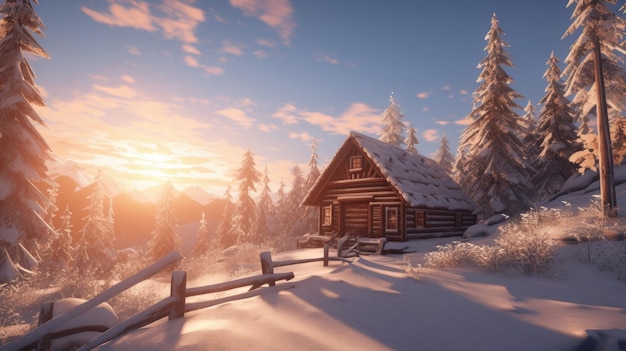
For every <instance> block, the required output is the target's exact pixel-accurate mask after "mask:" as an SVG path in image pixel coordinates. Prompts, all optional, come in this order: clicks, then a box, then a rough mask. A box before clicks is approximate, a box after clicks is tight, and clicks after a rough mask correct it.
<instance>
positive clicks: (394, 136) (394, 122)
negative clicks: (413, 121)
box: [379, 93, 406, 146]
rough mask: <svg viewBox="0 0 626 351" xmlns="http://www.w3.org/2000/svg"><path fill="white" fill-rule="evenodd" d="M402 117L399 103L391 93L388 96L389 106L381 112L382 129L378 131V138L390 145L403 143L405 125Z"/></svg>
mask: <svg viewBox="0 0 626 351" xmlns="http://www.w3.org/2000/svg"><path fill="white" fill-rule="evenodd" d="M402 119H404V115H403V114H402V112H401V111H400V105H398V103H397V102H396V99H395V98H394V97H393V93H392V94H391V95H390V96H389V106H388V107H387V109H385V111H384V112H383V114H382V121H383V130H382V131H381V132H380V138H379V139H380V140H381V141H384V142H386V143H389V144H392V145H396V146H400V145H403V144H404V137H403V135H404V130H405V128H406V127H405V125H404V122H402Z"/></svg>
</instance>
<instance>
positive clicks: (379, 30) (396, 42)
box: [30, 0, 574, 194]
mask: <svg viewBox="0 0 626 351" xmlns="http://www.w3.org/2000/svg"><path fill="white" fill-rule="evenodd" d="M566 4H567V1H560V0H558V1H557V0H550V1H545V0H528V1H502V0H493V1H491V0H486V1H467V0H465V1H461V0H452V1H414V0H402V1H400V0H391V1H370V0H342V1H337V0H315V1H312V0H308V1H307V0H230V1H226V0H215V1H200V0H198V1H185V0H155V1H139V0H108V1H102V0H97V1H96V0H64V1H62V2H58V1H50V0H41V1H40V4H39V5H34V6H35V11H36V12H37V13H38V15H39V16H40V17H41V19H42V20H43V22H44V23H45V25H46V27H47V30H46V31H45V34H46V37H45V38H37V40H38V42H39V44H40V45H41V46H43V47H44V49H46V51H47V52H48V54H49V55H50V56H51V59H50V60H45V59H41V58H34V57H33V58H31V59H30V62H31V65H32V66H33V69H34V71H35V73H36V74H37V83H38V85H39V86H40V87H41V90H42V92H43V94H44V97H45V101H46V104H47V106H46V107H45V108H42V109H40V113H41V115H42V117H43V118H44V120H45V121H46V122H47V128H44V129H41V132H42V134H43V135H44V137H45V138H46V140H47V141H48V142H49V144H50V146H51V147H52V150H53V152H54V154H55V155H56V156H58V157H59V158H60V159H62V160H73V161H76V162H78V163H79V164H81V165H82V166H84V167H85V168H86V169H88V170H89V171H91V172H93V173H95V172H96V170H102V171H103V172H105V173H107V174H109V175H111V176H112V177H115V178H117V179H118V180H120V181H123V182H124V183H125V184H126V185H128V186H129V187H134V188H141V187H146V186H154V185H158V184H162V183H163V182H164V181H165V180H171V181H172V182H173V183H174V184H175V186H176V187H178V188H182V187H185V186H190V185H198V186H201V187H203V188H205V189H206V190H208V191H210V192H213V193H216V194H222V193H223V191H224V190H225V189H226V186H227V184H231V185H233V188H234V189H236V187H237V185H238V184H236V182H235V181H234V180H233V174H234V171H235V170H236V169H237V168H238V167H239V165H240V161H241V160H242V156H243V153H244V152H245V151H246V150H247V149H250V150H252V151H253V152H254V154H255V160H256V163H257V167H258V169H259V170H260V171H262V170H263V168H264V167H265V166H267V167H268V169H269V176H270V178H271V180H272V189H273V191H276V190H277V188H278V182H279V181H280V180H281V179H283V180H284V181H285V183H286V184H287V186H289V185H290V183H291V176H290V169H291V168H292V167H293V166H294V165H295V164H299V165H300V166H301V167H302V168H303V170H304V171H306V169H307V168H306V163H307V162H308V160H309V157H310V145H311V139H312V138H315V140H316V141H317V145H318V154H319V157H320V160H319V162H320V167H323V166H324V165H325V164H326V163H327V162H329V161H330V159H331V158H332V157H333V155H334V153H335V151H336V150H337V149H338V148H339V146H340V145H341V143H342V142H343V141H344V139H345V138H346V136H347V134H348V133H349V131H350V130H356V131H360V132H363V133H366V134H369V135H372V136H376V135H377V133H378V131H379V130H380V129H381V125H380V121H381V117H380V115H381V113H382V112H383V110H384V109H385V108H386V107H387V106H388V104H389V95H390V93H391V92H393V93H394V95H395V97H396V100H397V102H398V103H399V104H400V106H401V109H402V112H403V113H404V115H405V121H406V122H407V123H411V124H412V125H413V126H414V127H415V128H416V129H417V130H418V138H419V141H420V143H419V145H417V149H418V151H419V152H420V153H422V154H424V155H427V156H432V154H433V153H434V152H435V150H436V149H437V148H438V147H439V145H440V140H441V136H442V135H443V134H446V135H447V136H448V139H449V140H450V142H451V147H452V150H451V151H452V152H453V153H454V152H456V147H457V143H458V138H459V135H460V133H461V132H462V131H463V129H464V128H465V125H464V121H463V119H464V117H465V116H466V115H467V114H468V113H469V112H470V110H471V108H472V101H471V93H472V92H473V91H474V90H475V89H476V87H477V86H478V83H476V79H477V77H478V75H479V73H480V71H479V70H478V69H477V68H476V66H477V64H478V63H479V61H480V60H481V59H482V58H484V56H485V52H484V51H483V48H484V47H485V45H486V42H485V41H484V37H485V34H486V33H487V31H488V29H489V27H490V20H491V16H492V13H494V12H495V13H496V15H497V17H498V19H499V21H500V26H501V27H502V29H503V30H504V31H505V32H506V36H505V37H504V38H505V40H506V41H507V42H508V43H509V44H510V45H511V47H510V48H509V49H508V52H509V53H510V54H511V56H512V61H513V63H514V65H515V67H513V68H509V69H507V71H508V73H509V74H510V75H511V76H512V78H513V79H514V80H515V83H514V84H513V88H514V89H516V90H517V91H518V92H519V93H521V94H522V95H523V96H524V97H525V99H520V100H518V101H517V102H518V103H519V104H520V105H522V106H525V105H526V103H527V101H528V100H529V99H530V100H531V101H532V102H533V103H537V102H538V101H539V99H540V98H541V97H542V96H543V95H544V88H545V87H546V82H545V80H544V79H543V78H542V75H543V73H544V72H545V70H546V68H547V67H546V65H545V63H546V61H547V60H548V57H549V56H550V52H551V51H554V52H555V54H556V55H557V56H558V57H559V58H560V59H561V60H563V59H564V58H565V56H566V54H567V51H568V48H569V45H570V44H571V42H572V40H573V39H574V38H573V37H571V38H566V39H565V40H561V37H562V35H563V33H564V31H565V30H566V28H567V26H568V25H569V23H570V16H571V13H572V11H573V8H572V7H570V8H566V7H565V6H566ZM561 64H562V65H561V67H562V68H563V67H564V65H563V62H561ZM520 113H521V111H520Z"/></svg>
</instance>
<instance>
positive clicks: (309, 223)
mask: <svg viewBox="0 0 626 351" xmlns="http://www.w3.org/2000/svg"><path fill="white" fill-rule="evenodd" d="M318 158H319V156H318V155H317V142H315V139H313V142H312V143H311V158H310V159H309V174H308V175H307V177H306V181H305V183H304V194H308V192H309V191H310V190H311V188H313V185H314V184H315V182H317V179H318V178H319V177H320V175H321V172H320V169H319V168H318V167H317V160H318ZM301 201H302V200H301ZM317 211H318V209H317V207H315V206H305V207H304V213H303V216H304V220H303V222H304V228H303V230H304V232H305V233H313V232H317V229H318V228H317V223H318V217H317V215H318V213H317Z"/></svg>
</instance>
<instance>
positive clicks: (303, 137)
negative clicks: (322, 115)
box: [289, 131, 313, 141]
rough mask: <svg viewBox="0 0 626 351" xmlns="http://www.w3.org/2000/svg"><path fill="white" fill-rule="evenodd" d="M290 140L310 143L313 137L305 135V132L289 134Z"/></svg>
mask: <svg viewBox="0 0 626 351" xmlns="http://www.w3.org/2000/svg"><path fill="white" fill-rule="evenodd" d="M289 138H290V139H296V140H302V141H311V140H313V137H312V136H311V135H310V134H309V133H307V132H306V131H302V132H289Z"/></svg>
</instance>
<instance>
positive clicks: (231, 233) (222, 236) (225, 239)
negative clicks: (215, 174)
mask: <svg viewBox="0 0 626 351" xmlns="http://www.w3.org/2000/svg"><path fill="white" fill-rule="evenodd" d="M234 207H235V205H234V204H233V197H232V196H231V194H230V185H229V186H228V187H227V188H226V191H225V192H224V210H223V211H222V220H221V221H220V224H218V225H217V230H216V231H215V235H216V236H217V241H218V243H219V245H220V246H221V247H222V248H227V247H230V246H232V245H234V244H236V243H237V233H236V232H235V230H234V225H233V223H234V222H233V211H234Z"/></svg>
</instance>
